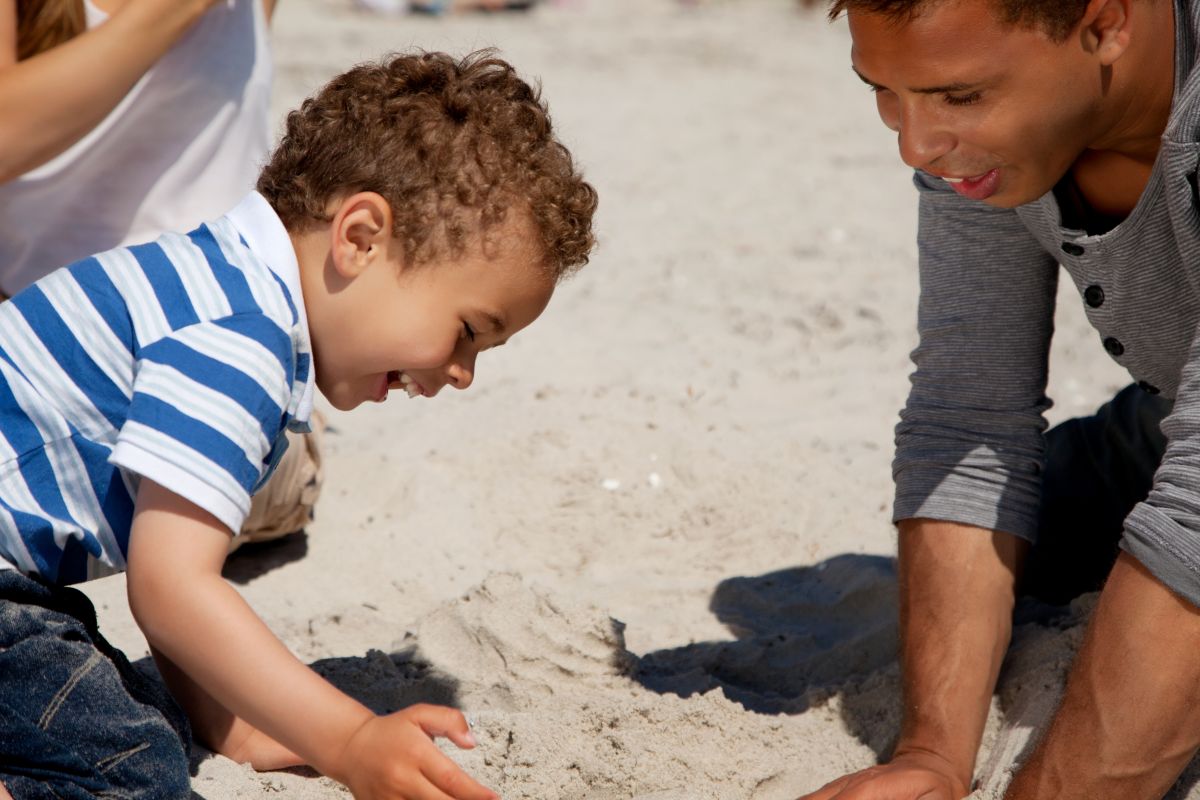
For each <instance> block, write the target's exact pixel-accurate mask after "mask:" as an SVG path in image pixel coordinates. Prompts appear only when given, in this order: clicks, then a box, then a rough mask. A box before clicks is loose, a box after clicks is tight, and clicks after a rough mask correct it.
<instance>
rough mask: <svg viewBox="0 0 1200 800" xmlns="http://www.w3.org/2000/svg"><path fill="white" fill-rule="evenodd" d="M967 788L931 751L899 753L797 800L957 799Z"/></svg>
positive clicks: (950, 767) (963, 794) (946, 763)
mask: <svg viewBox="0 0 1200 800" xmlns="http://www.w3.org/2000/svg"><path fill="white" fill-rule="evenodd" d="M966 795H967V787H966V786H963V784H962V781H961V780H959V778H958V777H957V776H955V774H954V769H953V768H952V766H951V765H950V762H948V761H946V760H945V759H944V758H942V757H940V756H937V755H934V754H932V753H918V752H912V753H898V754H897V755H896V756H894V757H893V758H892V760H891V761H890V762H889V763H887V764H882V765H880V766H878V767H871V768H870V769H864V770H863V771H862V772H855V773H853V774H851V775H847V776H845V777H843V778H838V779H837V780H836V781H833V782H831V783H827V784H825V785H824V786H822V787H821V788H820V789H818V790H817V791H815V792H813V793H811V794H806V795H804V797H801V798H799V800H960V798H962V797H966Z"/></svg>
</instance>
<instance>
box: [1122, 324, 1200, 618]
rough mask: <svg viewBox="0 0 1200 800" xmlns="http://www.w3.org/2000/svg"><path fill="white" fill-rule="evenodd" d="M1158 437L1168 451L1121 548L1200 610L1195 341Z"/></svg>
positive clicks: (1198, 355) (1199, 390)
mask: <svg viewBox="0 0 1200 800" xmlns="http://www.w3.org/2000/svg"><path fill="white" fill-rule="evenodd" d="M1162 432H1163V434H1164V435H1165V436H1166V437H1167V449H1166V452H1165V453H1164V454H1163V460H1162V463H1161V464H1160V465H1159V467H1158V471H1157V472H1155V474H1154V486H1153V488H1152V489H1151V490H1150V494H1149V496H1148V497H1147V498H1146V500H1145V502H1142V503H1139V504H1138V505H1136V506H1134V509H1133V511H1132V512H1131V513H1130V514H1129V516H1128V517H1126V519H1125V535H1124V537H1123V538H1122V541H1121V547H1122V548H1123V549H1124V550H1126V551H1127V552H1129V553H1130V554H1131V555H1133V556H1134V557H1135V558H1137V559H1138V560H1139V561H1141V562H1142V563H1143V564H1144V565H1145V566H1146V568H1147V569H1149V570H1150V572H1151V573H1153V574H1154V576H1155V577H1156V578H1158V579H1159V580H1160V581H1162V582H1163V583H1164V584H1165V585H1166V586H1168V587H1169V588H1170V589H1171V590H1172V591H1174V592H1176V593H1177V594H1179V595H1181V596H1183V597H1185V598H1187V599H1188V600H1189V601H1191V603H1192V604H1193V605H1200V336H1198V337H1197V338H1196V339H1193V341H1192V344H1191V349H1190V351H1189V355H1188V359H1187V362H1186V364H1185V365H1184V368H1183V372H1182V374H1181V376H1180V382H1179V389H1178V392H1177V394H1176V397H1175V405H1174V408H1173V410H1172V412H1171V414H1170V415H1169V416H1167V418H1166V419H1164V420H1163V422H1162Z"/></svg>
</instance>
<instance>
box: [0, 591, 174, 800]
mask: <svg viewBox="0 0 1200 800" xmlns="http://www.w3.org/2000/svg"><path fill="white" fill-rule="evenodd" d="M190 745H191V732H190V730H189V728H188V724H187V718H186V717H185V716H184V714H183V712H182V710H181V709H180V708H179V706H178V705H177V704H176V703H175V701H174V700H173V699H172V698H171V696H170V694H168V693H167V691H166V689H165V688H164V687H163V685H162V684H160V683H158V682H156V681H153V680H150V679H148V678H147V677H145V676H144V675H142V674H140V673H139V672H137V671H136V670H135V669H134V668H133V667H132V666H131V665H130V664H129V661H128V660H127V659H126V658H125V656H124V655H123V654H122V653H121V652H120V651H119V650H117V649H115V648H114V647H113V646H112V645H110V644H109V643H108V642H106V641H105V640H104V638H103V637H101V636H100V634H99V632H98V631H97V629H96V612H95V609H94V608H93V607H92V604H91V602H90V601H89V600H88V599H87V597H86V596H85V595H84V594H83V593H81V592H78V591H76V590H74V589H70V588H62V587H51V586H47V585H46V584H43V583H41V582H40V581H37V580H34V579H31V578H28V577H26V576H24V575H21V574H20V573H18V572H15V571H13V570H2V571H0V784H3V785H4V787H5V788H6V789H7V790H8V791H9V793H10V794H12V796H13V798H14V800H43V798H45V800H60V799H61V800H76V798H78V799H79V800H84V798H93V797H109V798H121V800H142V799H143V798H146V799H147V800H148V799H149V798H162V799H163V800H173V799H174V798H188V797H190V796H191V789H190V777H189V769H188V766H189V765H188V752H189V749H190Z"/></svg>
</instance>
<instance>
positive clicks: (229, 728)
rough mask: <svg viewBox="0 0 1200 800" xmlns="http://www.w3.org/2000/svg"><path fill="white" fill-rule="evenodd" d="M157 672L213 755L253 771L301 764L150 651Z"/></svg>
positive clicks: (184, 674) (288, 752)
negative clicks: (251, 768)
mask: <svg viewBox="0 0 1200 800" xmlns="http://www.w3.org/2000/svg"><path fill="white" fill-rule="evenodd" d="M150 653H151V655H153V656H154V662H155V663H156V664H157V665H158V672H159V674H160V675H162V678H163V681H164V682H165V683H166V684H167V688H169V689H170V690H171V694H172V695H173V696H174V697H175V699H176V700H178V701H179V704H180V705H181V706H183V710H184V711H186V712H187V715H188V720H189V721H190V722H191V724H192V733H193V734H194V735H195V737H196V739H197V740H198V741H199V742H200V743H201V744H203V745H204V746H205V747H207V748H208V749H210V750H212V751H213V752H214V753H219V754H220V755H223V756H225V757H226V758H229V759H232V760H233V761H236V762H237V763H239V764H249V765H250V766H251V767H253V768H254V769H256V770H272V769H284V768H285V767H298V766H302V765H303V764H304V759H302V758H301V757H300V756H298V755H296V754H295V753H293V752H292V751H291V750H289V749H287V748H286V747H284V746H283V745H281V744H280V743H279V742H277V741H275V740H274V739H272V738H271V737H270V736H267V735H266V734H265V733H263V732H262V731H260V730H257V729H256V728H255V727H254V726H253V725H251V724H250V723H248V722H246V721H245V720H244V719H241V718H240V717H238V716H235V715H234V714H232V713H230V711H229V709H227V708H225V707H224V706H223V705H221V704H220V703H218V702H217V701H216V700H214V699H213V698H212V695H210V694H209V693H208V692H206V691H204V689H202V688H200V685H199V684H197V683H196V682H195V681H194V680H192V679H191V678H189V677H188V676H187V674H186V673H185V672H184V671H183V670H181V669H180V668H179V667H177V666H175V664H173V663H172V662H171V660H170V659H169V658H167V657H166V656H165V655H163V654H162V653H160V652H159V651H158V650H156V649H155V648H153V647H151V648H150Z"/></svg>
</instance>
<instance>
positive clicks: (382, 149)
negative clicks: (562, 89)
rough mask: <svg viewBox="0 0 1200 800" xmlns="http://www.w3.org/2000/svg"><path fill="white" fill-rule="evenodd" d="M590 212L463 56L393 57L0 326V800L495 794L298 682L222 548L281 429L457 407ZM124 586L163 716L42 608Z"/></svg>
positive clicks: (27, 301) (468, 798) (542, 133)
mask: <svg viewBox="0 0 1200 800" xmlns="http://www.w3.org/2000/svg"><path fill="white" fill-rule="evenodd" d="M595 204H596V199H595V192H594V191H593V189H592V187H591V186H589V185H588V184H587V183H585V182H584V181H583V180H582V178H581V177H580V176H579V174H578V173H577V172H576V170H575V168H574V166H573V164H572V161H571V157H570V155H569V154H568V152H567V151H566V149H565V148H564V147H563V146H562V145H561V144H559V143H558V142H557V141H556V140H555V139H554V137H553V135H552V132H551V125H550V120H549V117H548V115H547V112H546V109H545V107H544V105H543V104H542V103H541V101H540V99H539V97H538V94H537V93H536V92H535V91H534V90H533V89H531V88H530V87H529V85H528V84H526V83H525V82H523V81H522V80H520V79H519V78H518V77H517V76H516V75H515V74H514V73H513V70H512V68H511V67H509V66H508V65H507V64H505V63H504V62H503V61H500V60H497V59H495V58H492V57H490V55H489V54H488V53H480V54H475V55H473V56H470V57H468V58H466V59H465V60H462V61H455V60H453V59H451V58H450V57H448V56H446V55H442V54H423V55H416V56H396V57H392V58H390V59H389V60H386V61H385V62H383V63H380V64H372V65H364V66H360V67H357V68H355V69H353V70H351V71H349V72H348V73H346V74H344V75H342V76H340V77H338V78H335V79H334V80H333V81H332V82H331V83H330V84H329V85H328V86H326V87H325V88H324V89H323V90H322V91H321V92H320V93H319V94H318V95H317V96H316V97H314V98H311V99H309V100H308V101H306V102H305V103H304V105H303V106H302V107H301V109H300V110H299V111H295V112H293V113H292V114H291V115H290V116H289V117H288V121H287V132H286V134H285V136H284V138H283V140H282V142H281V143H280V145H279V147H278V148H277V149H276V151H275V152H274V154H273V156H272V158H271V160H270V162H269V163H268V165H267V166H266V168H265V169H264V170H263V172H262V175H261V176H260V178H259V181H258V192H257V193H252V194H251V195H250V196H248V197H247V198H246V199H245V200H244V201H242V203H241V204H240V205H238V206H237V207H236V208H235V209H234V210H233V211H232V212H230V213H229V214H228V215H226V216H225V217H223V218H221V219H219V220H217V221H216V222H213V223H210V224H208V225H205V226H201V227H200V228H199V229H197V230H196V231H193V232H192V233H190V234H188V235H187V236H182V235H168V236H164V237H162V238H160V239H158V240H157V241H155V242H153V243H151V244H147V245H139V246H135V247H132V248H128V249H119V250H114V251H110V252H107V253H103V254H101V255H98V256H95V257H93V258H90V259H86V260H84V261H81V262H78V263H76V264H74V265H72V266H70V267H68V268H66V269H62V270H59V271H57V272H55V273H53V274H51V275H49V276H48V277H46V278H44V279H42V280H40V281H38V282H37V283H35V284H34V285H33V286H31V287H30V288H29V289H27V290H25V291H23V292H21V293H20V294H18V295H17V296H16V297H15V298H13V300H12V301H10V302H8V303H5V304H3V305H0V464H2V466H0V567H10V568H7V569H0V686H3V687H4V691H3V693H0V785H3V786H4V787H6V788H7V792H5V791H4V790H2V789H0V798H3V797H5V796H6V795H9V794H11V796H12V797H14V798H16V800H26V799H27V798H42V797H55V798H84V797H94V796H120V797H125V798H149V797H154V798H176V797H179V798H184V797H188V796H189V794H190V790H189V778H188V757H187V753H188V742H189V737H190V731H189V724H188V721H189V720H190V729H191V730H192V731H194V732H195V735H196V738H197V739H198V740H199V741H201V742H202V743H204V744H205V745H206V746H208V747H209V748H211V749H213V750H215V751H216V752H218V753H222V754H224V755H227V756H229V757H230V758H233V759H235V760H237V761H241V762H249V763H250V764H252V765H253V766H255V767H256V768H259V769H272V768H279V767H284V766H290V765H298V764H309V765H311V766H313V767H314V768H316V769H317V770H319V771H321V772H323V773H325V774H327V775H330V776H332V777H334V778H336V779H337V780H339V781H342V782H343V783H345V784H346V785H347V786H349V787H350V789H351V791H352V792H353V793H354V795H355V797H358V798H425V797H439V798H444V797H452V798H461V799H462V800H484V799H485V798H493V797H495V795H494V794H493V793H492V792H491V791H489V790H488V789H485V788H484V787H482V786H480V785H479V784H478V783H476V782H475V781H473V780H472V779H471V778H469V777H468V776H467V775H466V774H465V773H463V772H461V771H460V770H459V769H458V768H457V767H456V766H455V765H454V763H453V762H452V761H450V760H449V759H448V758H447V757H446V756H444V755H443V754H442V753H441V752H440V751H439V750H438V749H437V748H436V747H435V746H434V744H433V743H432V741H431V737H434V736H446V737H448V738H449V739H450V740H451V741H452V742H454V743H455V744H456V745H458V746H459V747H471V746H473V745H474V741H473V739H472V737H471V733H470V731H469V729H468V726H467V724H466V722H465V720H464V718H463V716H462V715H461V714H460V713H459V712H457V711H455V710H453V709H448V708H439V707H434V706H424V705H422V706H414V707H412V708H409V709H406V710H404V711H400V712H397V713H395V714H390V715H387V716H376V715H375V714H373V713H372V712H371V711H370V710H368V709H367V708H365V707H364V706H362V705H361V704H359V703H358V702H356V701H354V700H353V699H351V698H350V697H348V696H346V695H344V694H342V693H341V692H339V691H338V690H337V689H335V688H334V687H333V686H331V685H330V684H328V683H327V682H325V681H324V680H323V679H321V678H320V677H319V676H317V675H316V673H314V672H312V671H311V670H310V669H308V668H307V667H306V666H305V665H304V664H302V663H301V662H300V661H299V660H297V659H296V658H295V657H294V656H292V655H291V653H289V652H288V650H287V649H286V648H285V647H284V645H283V644H282V643H281V642H280V641H279V640H278V639H276V638H275V637H274V636H273V635H272V634H271V633H270V631H269V630H268V629H267V627H266V626H265V625H264V624H263V622H262V620H260V619H259V618H258V617H257V616H256V615H255V614H254V612H253V611H252V610H251V609H250V608H249V606H247V605H246V603H245V602H244V601H243V600H242V598H241V596H240V595H239V594H237V592H236V591H234V590H233V589H232V587H230V586H229V584H227V583H226V582H225V581H224V580H222V578H221V566H222V562H223V560H224V557H225V554H226V551H227V549H228V543H229V537H230V535H231V531H236V530H238V528H239V525H240V523H241V520H242V518H243V516H244V515H245V514H246V510H247V508H248V507H249V497H250V494H251V492H252V490H253V489H254V488H256V487H257V486H258V485H261V484H262V482H263V481H264V480H265V479H266V477H267V475H268V474H269V473H270V471H271V468H272V465H273V464H275V463H276V462H277V461H278V458H279V456H280V455H281V452H280V451H281V448H282V446H283V445H282V444H281V443H282V442H284V441H285V439H284V436H283V434H284V432H285V431H286V430H289V429H291V430H302V429H303V428H305V427H306V424H307V422H308V419H309V416H310V414H311V413H312V397H313V387H314V384H315V386H316V388H319V389H320V390H321V392H322V394H323V395H324V396H325V397H326V398H327V399H328V400H329V402H330V403H331V404H332V405H333V406H335V407H336V408H339V409H350V408H354V407H355V406H357V405H359V404H360V403H362V402H364V401H367V400H374V401H382V400H384V399H386V397H387V395H388V392H389V391H390V390H394V389H401V388H402V389H403V390H404V391H405V392H406V393H407V394H408V395H410V396H422V397H433V396H434V395H436V394H437V393H438V391H439V390H440V389H442V388H443V387H445V386H453V387H454V388H458V389H465V388H467V387H468V386H470V384H471V382H472V379H473V377H474V370H475V359H476V356H477V355H478V354H479V353H480V352H481V351H482V350H486V349H487V348H489V347H495V346H498V345H500V344H503V343H504V341H505V340H507V339H508V338H509V337H511V336H512V335H513V334H515V333H516V332H518V331H519V330H521V329H522V328H524V327H525V326H526V325H528V324H529V323H531V322H532V321H533V320H534V319H535V318H536V317H537V316H538V315H539V314H540V313H541V311H542V310H543V308H545V306H546V303H547V302H548V301H549V299H550V296H551V293H552V292H553V289H554V286H555V284H556V283H557V281H558V280H559V279H560V278H561V277H563V275H565V274H566V273H568V272H569V271H571V270H572V269H573V268H576V267H578V266H580V265H582V264H584V263H586V262H587V257H588V253H589V251H590V250H591V247H592V245H593V237H592V233H591V218H592V214H593V211H594V209H595ZM96 565H104V566H108V567H115V568H117V569H125V570H126V571H127V578H128V593H129V601H130V606H131V609H132V611H133V614H134V617H135V619H136V620H137V622H138V624H139V625H140V626H141V628H142V630H143V632H144V633H145V635H146V639H147V641H148V642H149V644H150V647H151V650H152V652H153V654H154V657H155V660H156V661H157V663H158V665H159V669H160V671H161V673H162V675H163V678H164V680H165V682H166V684H167V686H168V687H169V688H170V690H171V694H172V695H173V696H174V698H175V700H177V701H178V703H179V706H182V707H183V709H184V710H186V719H185V718H184V716H183V715H182V714H181V713H179V707H178V706H176V704H175V702H173V701H172V699H171V697H168V696H166V695H165V694H164V693H162V692H161V691H160V687H158V685H157V684H154V683H151V682H147V681H144V680H142V679H140V678H139V676H138V675H137V673H136V672H135V671H133V670H132V669H130V667H129V664H128V662H127V661H126V660H125V658H124V657H123V656H122V655H121V654H120V653H119V652H118V651H115V650H113V649H112V648H111V646H109V645H108V644H107V643H106V642H105V641H104V640H103V639H102V638H101V637H100V636H99V634H98V633H97V631H96V622H95V612H94V610H93V609H92V607H91V605H90V603H88V601H87V600H86V598H84V596H83V595H82V594H81V593H79V592H77V591H75V590H73V589H69V588H65V586H64V585H65V584H69V583H75V582H78V581H82V580H85V579H87V577H88V576H89V574H90V572H92V571H93V570H94V569H95V567H96Z"/></svg>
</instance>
